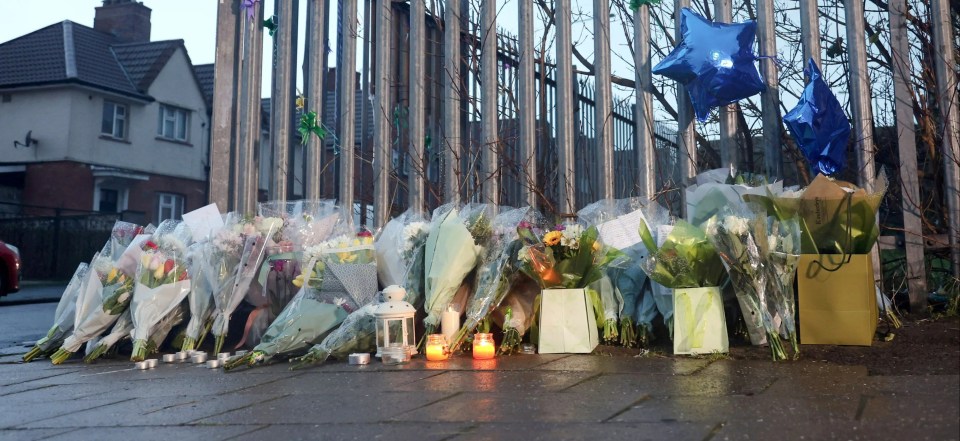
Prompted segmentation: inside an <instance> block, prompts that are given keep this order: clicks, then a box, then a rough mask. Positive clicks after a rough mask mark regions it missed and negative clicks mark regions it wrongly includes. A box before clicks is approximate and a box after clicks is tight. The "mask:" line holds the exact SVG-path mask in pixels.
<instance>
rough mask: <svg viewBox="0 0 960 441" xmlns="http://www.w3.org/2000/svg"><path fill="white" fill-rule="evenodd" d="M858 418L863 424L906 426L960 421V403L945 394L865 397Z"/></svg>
mask: <svg viewBox="0 0 960 441" xmlns="http://www.w3.org/2000/svg"><path fill="white" fill-rule="evenodd" d="M864 401H865V406H862V410H861V412H860V413H859V414H858V415H857V416H858V419H860V420H862V421H885V422H888V423H893V424H901V425H906V426H913V425H915V426H921V427H922V426H926V425H927V424H928V423H938V424H940V423H949V422H953V423H957V422H960V404H958V403H957V400H956V398H955V397H950V396H945V395H899V396H895V397H894V396H864Z"/></svg>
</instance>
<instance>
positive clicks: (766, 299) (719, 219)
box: [705, 208, 786, 361]
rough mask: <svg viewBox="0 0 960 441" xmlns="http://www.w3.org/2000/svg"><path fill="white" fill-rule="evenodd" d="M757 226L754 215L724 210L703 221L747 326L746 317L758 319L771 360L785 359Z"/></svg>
mask: <svg viewBox="0 0 960 441" xmlns="http://www.w3.org/2000/svg"><path fill="white" fill-rule="evenodd" d="M764 220H765V219H764ZM759 223H760V219H759V218H758V217H757V216H755V215H749V214H746V213H742V212H741V213H737V212H736V211H734V210H732V209H730V208H725V209H724V210H721V212H720V213H719V214H718V215H717V216H714V217H712V218H710V219H709V220H707V222H706V224H705V228H706V232H707V236H708V238H709V239H710V241H711V243H713V244H714V246H715V247H716V250H717V253H718V254H719V255H720V258H721V259H722V261H723V266H724V267H726V269H727V273H728V274H729V275H730V281H731V283H733V285H734V286H735V287H737V290H738V295H737V297H738V300H740V299H742V300H741V302H745V305H746V306H747V307H746V308H744V318H746V319H747V325H748V326H750V325H751V322H752V319H751V318H749V317H747V315H748V314H751V315H752V314H756V315H758V316H759V317H758V318H759V322H760V325H761V326H762V328H763V329H764V331H765V333H766V337H767V343H768V344H769V345H770V350H771V352H772V354H773V360H774V361H779V360H783V359H786V353H785V352H784V350H783V344H782V343H781V342H780V335H779V333H780V330H779V324H777V323H775V321H774V316H773V314H772V313H771V311H770V309H771V308H772V307H773V301H772V300H771V298H770V297H771V293H770V291H768V289H767V288H768V277H769V276H770V275H771V272H770V270H769V268H768V263H767V262H766V261H765V259H764V257H763V255H762V254H761V253H762V251H761V248H760V246H759V245H758V242H757V237H759V233H761V232H762V229H760V228H759Z"/></svg>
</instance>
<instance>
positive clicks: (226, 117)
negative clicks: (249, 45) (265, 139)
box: [208, 1, 244, 210]
mask: <svg viewBox="0 0 960 441" xmlns="http://www.w3.org/2000/svg"><path fill="white" fill-rule="evenodd" d="M238 8H239V6H238V4H237V2H235V1H229V2H221V3H220V4H219V6H217V47H216V61H215V64H214V66H215V68H214V78H213V117H212V121H211V126H212V128H211V142H210V158H209V159H208V164H209V166H210V173H209V175H208V176H209V179H210V182H209V188H210V191H209V196H208V199H209V201H208V202H212V203H216V204H217V206H218V207H220V209H221V210H232V209H235V207H236V202H235V200H236V199H235V198H234V197H232V196H231V195H232V194H233V193H236V191H237V188H236V186H235V184H234V185H231V183H232V177H233V176H236V174H237V171H236V170H235V169H233V168H232V167H231V164H233V157H234V156H235V155H236V143H237V120H236V117H237V108H238V102H237V99H238V98H239V96H238V94H237V74H238V61H239V57H237V48H238V43H239V37H238V31H239V28H238V26H237V23H238V21H239V20H242V18H241V17H244V15H243V14H239V13H238V12H239V11H238Z"/></svg>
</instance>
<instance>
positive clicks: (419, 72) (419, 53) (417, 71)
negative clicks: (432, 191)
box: [407, 0, 427, 209]
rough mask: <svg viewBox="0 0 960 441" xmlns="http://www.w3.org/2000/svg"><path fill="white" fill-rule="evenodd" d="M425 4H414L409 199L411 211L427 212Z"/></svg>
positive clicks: (419, 1)
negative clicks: (424, 85) (424, 60)
mask: <svg viewBox="0 0 960 441" xmlns="http://www.w3.org/2000/svg"><path fill="white" fill-rule="evenodd" d="M423 2H424V0H410V101H409V102H410V104H409V106H408V107H407V108H408V112H409V113H408V115H409V119H408V122H409V125H410V131H409V134H410V137H409V139H410V168H411V170H410V176H409V184H408V187H409V188H408V191H409V193H408V195H409V196H410V207H411V208H416V209H423V201H424V197H423V196H424V195H423V192H424V185H423V180H424V177H425V176H426V174H427V170H426V167H425V164H426V162H425V161H424V158H423V153H424V148H423V144H424V130H423V124H424V110H425V109H424V98H423V93H424V87H423V82H424V80H425V79H424V76H425V70H424V67H423V59H424V58H425V57H426V47H427V46H426V39H427V38H426V24H425V19H424V15H425V14H426V11H425V9H426V8H425V5H424V3H423Z"/></svg>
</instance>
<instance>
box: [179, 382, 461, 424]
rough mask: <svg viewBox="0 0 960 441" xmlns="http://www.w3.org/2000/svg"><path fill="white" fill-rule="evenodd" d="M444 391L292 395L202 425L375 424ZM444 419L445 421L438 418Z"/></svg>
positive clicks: (432, 399)
mask: <svg viewBox="0 0 960 441" xmlns="http://www.w3.org/2000/svg"><path fill="white" fill-rule="evenodd" d="M451 396H452V394H449V393H441V392H421V393H417V394H406V393H401V392H377V391H369V390H366V391H355V392H335V393H326V394H317V395H313V394H300V395H289V396H287V397H285V398H284V399H282V400H277V401H273V402H270V403H266V404H262V405H257V406H252V407H247V408H243V409H238V410H235V411H232V412H227V413H224V414H221V415H217V416H213V417H209V418H204V419H202V420H200V421H197V423H199V424H233V423H237V422H240V421H243V422H246V423H249V424H325V423H375V422H383V421H388V420H390V419H391V418H393V417H395V416H397V415H400V414H403V413H405V412H409V411H411V410H413V409H417V408H420V407H424V406H428V405H430V404H432V403H436V402H439V401H441V400H444V399H446V398H449V397H451ZM436 421H437V422H443V421H442V420H436Z"/></svg>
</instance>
